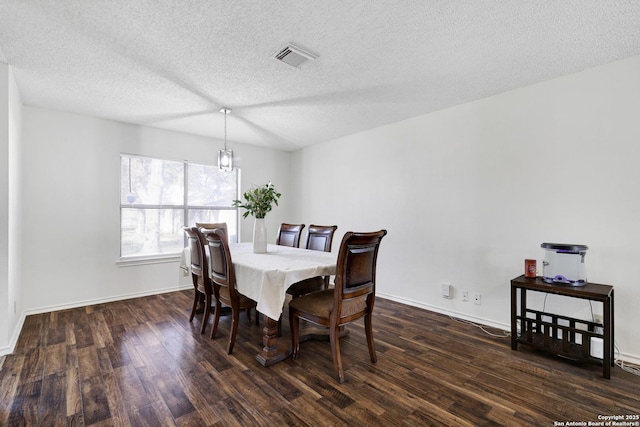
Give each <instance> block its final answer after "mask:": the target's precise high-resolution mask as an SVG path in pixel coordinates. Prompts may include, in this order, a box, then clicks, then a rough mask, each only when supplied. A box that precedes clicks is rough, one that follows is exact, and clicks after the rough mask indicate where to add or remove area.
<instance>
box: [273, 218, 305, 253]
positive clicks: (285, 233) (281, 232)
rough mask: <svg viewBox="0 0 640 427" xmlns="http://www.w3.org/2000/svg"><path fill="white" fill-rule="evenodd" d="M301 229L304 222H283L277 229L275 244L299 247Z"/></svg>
mask: <svg viewBox="0 0 640 427" xmlns="http://www.w3.org/2000/svg"><path fill="white" fill-rule="evenodd" d="M303 229H304V224H287V223H284V222H283V223H282V224H280V228H279V229H278V237H277V238H276V245H280V246H291V247H292V248H297V247H299V246H300V236H301V235H302V230H303Z"/></svg>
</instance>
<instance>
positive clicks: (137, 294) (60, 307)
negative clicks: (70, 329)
mask: <svg viewBox="0 0 640 427" xmlns="http://www.w3.org/2000/svg"><path fill="white" fill-rule="evenodd" d="M186 289H193V285H189V286H176V287H172V288H162V289H155V290H149V291H142V292H134V293H131V294H121V295H116V296H112V297H108V298H96V299H90V300H84V301H75V302H71V303H68V304H60V305H51V306H47V307H39V308H35V309H31V310H27V311H26V314H27V316H28V315H31V314H41V313H49V312H51V311H60V310H67V309H70V308H78V307H84V306H87V305H96V304H104V303H107V302H114V301H122V300H126V299H132V298H140V297H146V296H149V295H159V294H166V293H168V292H175V291H184V290H186Z"/></svg>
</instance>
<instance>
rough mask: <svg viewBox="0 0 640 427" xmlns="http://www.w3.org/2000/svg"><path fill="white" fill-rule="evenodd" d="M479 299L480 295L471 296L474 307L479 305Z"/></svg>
mask: <svg viewBox="0 0 640 427" xmlns="http://www.w3.org/2000/svg"><path fill="white" fill-rule="evenodd" d="M480 299H481V295H480V294H473V303H474V304H475V305H480Z"/></svg>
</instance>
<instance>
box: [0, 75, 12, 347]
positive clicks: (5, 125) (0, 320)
mask: <svg viewBox="0 0 640 427" xmlns="http://www.w3.org/2000/svg"><path fill="white" fill-rule="evenodd" d="M8 82H9V66H8V65H7V64H4V63H1V62H0V350H2V349H3V348H6V347H7V346H8V344H9V210H10V207H9V85H8ZM0 354H2V353H0Z"/></svg>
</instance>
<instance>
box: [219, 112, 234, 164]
mask: <svg viewBox="0 0 640 427" xmlns="http://www.w3.org/2000/svg"><path fill="white" fill-rule="evenodd" d="M220 112H221V113H223V114H224V149H223V150H219V151H218V167H219V168H220V169H222V170H225V171H232V170H233V150H229V149H228V148H227V114H229V113H230V112H231V110H230V109H229V108H224V107H223V108H221V109H220Z"/></svg>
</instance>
